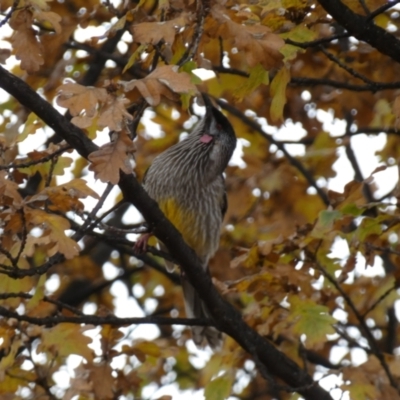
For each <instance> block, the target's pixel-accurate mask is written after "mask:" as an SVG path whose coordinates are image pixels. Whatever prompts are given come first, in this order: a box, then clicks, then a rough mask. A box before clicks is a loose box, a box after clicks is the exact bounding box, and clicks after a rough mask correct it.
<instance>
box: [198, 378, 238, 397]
mask: <svg viewBox="0 0 400 400" xmlns="http://www.w3.org/2000/svg"><path fill="white" fill-rule="evenodd" d="M233 383H234V380H233V374H228V373H225V374H223V375H221V376H219V377H218V378H215V379H213V380H212V381H211V382H209V383H208V384H207V385H206V387H205V389H204V397H205V400H226V399H227V398H228V397H229V395H230V394H231V391H232V385H233Z"/></svg>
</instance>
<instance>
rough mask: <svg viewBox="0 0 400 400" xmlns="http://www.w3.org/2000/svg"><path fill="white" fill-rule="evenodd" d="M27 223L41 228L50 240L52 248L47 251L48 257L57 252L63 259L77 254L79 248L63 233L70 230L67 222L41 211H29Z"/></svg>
mask: <svg viewBox="0 0 400 400" xmlns="http://www.w3.org/2000/svg"><path fill="white" fill-rule="evenodd" d="M26 218H27V221H28V222H29V223H31V224H33V225H34V226H41V227H43V229H44V230H45V235H44V236H46V233H47V235H48V236H49V238H50V241H51V243H54V246H53V247H52V248H51V249H49V250H48V251H47V254H48V255H49V256H52V255H54V254H55V253H56V252H57V251H59V252H60V253H61V254H63V255H64V256H65V258H67V259H70V258H74V257H75V256H77V255H78V254H79V251H80V247H79V245H78V243H76V242H75V241H74V240H72V239H71V238H69V237H68V236H67V235H66V234H65V231H66V230H67V229H69V228H70V225H69V222H68V221H67V220H66V219H65V218H63V217H60V216H58V215H54V214H48V213H46V212H44V211H42V210H29V211H27V212H26Z"/></svg>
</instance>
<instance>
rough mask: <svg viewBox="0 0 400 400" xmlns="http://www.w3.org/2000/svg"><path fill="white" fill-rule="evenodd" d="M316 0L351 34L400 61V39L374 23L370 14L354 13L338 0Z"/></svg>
mask: <svg viewBox="0 0 400 400" xmlns="http://www.w3.org/2000/svg"><path fill="white" fill-rule="evenodd" d="M318 2H319V4H321V6H322V7H323V8H324V9H325V10H326V12H327V13H329V14H330V15H331V16H332V17H333V18H334V19H335V20H336V21H337V22H338V23H339V24H340V25H341V26H342V27H343V28H344V29H346V30H347V32H349V33H350V34H351V35H352V36H354V37H355V38H357V39H358V40H362V41H363V42H366V43H368V44H369V45H371V46H372V47H374V48H375V49H377V50H378V51H379V52H380V53H382V54H385V55H387V56H389V57H390V58H392V59H393V60H394V61H397V62H400V41H399V40H397V39H396V38H395V37H394V36H393V35H391V34H390V33H388V32H386V31H385V30H384V29H383V28H381V27H380V26H378V25H375V24H374V22H373V21H372V20H371V17H370V16H362V15H359V14H356V13H354V12H353V11H352V10H351V9H350V8H349V7H347V6H346V5H345V4H343V3H342V2H341V1H340V0H318Z"/></svg>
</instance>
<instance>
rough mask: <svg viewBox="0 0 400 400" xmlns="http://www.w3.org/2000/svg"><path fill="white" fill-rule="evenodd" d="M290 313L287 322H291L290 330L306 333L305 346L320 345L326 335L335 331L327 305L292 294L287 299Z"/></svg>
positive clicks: (333, 321)
mask: <svg viewBox="0 0 400 400" xmlns="http://www.w3.org/2000/svg"><path fill="white" fill-rule="evenodd" d="M288 301H289V303H290V314H289V316H288V318H287V322H289V323H293V326H292V330H293V332H294V333H297V334H298V335H303V334H304V335H306V341H305V343H306V346H307V347H308V346H309V347H312V348H314V349H316V348H318V347H320V346H322V344H323V343H324V342H325V341H326V335H332V334H334V333H335V330H334V329H333V326H332V325H333V324H335V323H336V322H337V321H336V319H335V318H333V317H332V316H331V315H329V309H328V307H325V306H322V305H319V304H316V303H315V302H314V301H313V300H309V299H301V298H300V297H299V296H296V295H293V296H290V297H289V299H288Z"/></svg>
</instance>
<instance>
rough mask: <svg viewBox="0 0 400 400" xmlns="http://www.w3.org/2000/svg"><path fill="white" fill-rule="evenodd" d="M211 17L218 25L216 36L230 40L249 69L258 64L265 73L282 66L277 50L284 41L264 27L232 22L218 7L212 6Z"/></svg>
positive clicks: (281, 58) (280, 56)
mask: <svg viewBox="0 0 400 400" xmlns="http://www.w3.org/2000/svg"><path fill="white" fill-rule="evenodd" d="M211 15H212V16H213V17H214V19H215V21H216V22H217V23H218V24H219V26H218V27H217V30H216V36H217V37H218V36H220V37H222V38H223V39H225V40H232V41H233V46H234V47H236V48H237V49H238V50H239V51H243V52H244V53H245V54H246V56H245V59H246V62H247V63H248V65H249V66H250V67H255V66H256V65H257V64H258V63H260V64H261V65H262V66H263V67H264V68H265V69H266V70H267V71H268V70H270V69H271V68H277V67H279V66H281V65H282V60H283V55H282V54H281V53H280V52H279V50H280V49H281V48H282V47H283V46H284V44H285V42H284V40H283V39H282V38H281V37H280V36H278V35H277V34H275V33H273V32H271V30H270V29H269V28H268V27H266V26H264V25H243V24H239V23H237V22H234V21H232V20H231V19H230V18H229V17H228V16H227V15H226V13H225V12H224V11H223V9H222V8H220V6H214V7H213V8H212V10H211Z"/></svg>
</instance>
